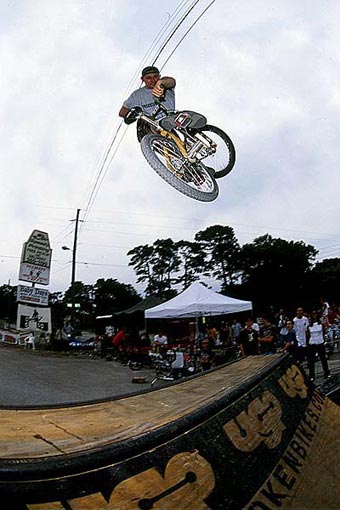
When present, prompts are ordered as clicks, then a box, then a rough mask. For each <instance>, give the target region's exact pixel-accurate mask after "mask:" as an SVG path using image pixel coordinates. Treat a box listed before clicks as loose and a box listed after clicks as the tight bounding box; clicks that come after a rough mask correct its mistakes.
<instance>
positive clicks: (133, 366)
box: [128, 360, 143, 371]
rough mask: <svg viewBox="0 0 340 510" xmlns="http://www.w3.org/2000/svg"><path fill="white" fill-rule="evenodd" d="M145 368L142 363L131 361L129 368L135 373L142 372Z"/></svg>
mask: <svg viewBox="0 0 340 510" xmlns="http://www.w3.org/2000/svg"><path fill="white" fill-rule="evenodd" d="M142 366H143V363H142V362H141V361H131V360H130V361H129V362H128V367H129V368H131V370H133V371H137V370H140V369H141V368H142Z"/></svg>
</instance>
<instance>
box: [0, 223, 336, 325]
mask: <svg viewBox="0 0 340 510" xmlns="http://www.w3.org/2000/svg"><path fill="white" fill-rule="evenodd" d="M127 255H128V257H129V258H130V261H129V265H131V267H133V269H134V271H135V273H136V277H137V282H138V283H143V284H144V293H145V295H146V296H151V295H152V296H157V297H159V298H162V299H169V298H171V297H173V296H175V295H176V294H177V293H179V292H181V291H182V290H184V289H185V288H187V287H188V286H189V285H190V284H191V283H192V282H194V281H195V280H200V279H202V280H203V281H204V280H205V281H209V280H210V281H212V280H213V281H217V282H219V284H220V289H219V290H220V292H221V293H223V294H227V295H229V296H232V297H236V298H240V299H246V300H251V301H252V302H253V306H254V311H255V313H263V312H269V311H270V310H277V309H278V308H281V307H283V308H285V310H286V311H287V312H293V311H294V310H295V307H296V306H297V305H302V306H303V307H305V308H306V309H307V310H312V309H313V308H315V307H318V306H319V300H320V297H325V298H326V299H327V301H328V302H333V303H337V304H339V303H340V299H339V289H340V258H333V259H325V260H323V261H322V262H317V263H315V258H316V255H317V250H316V248H315V247H314V246H311V245H309V244H305V243H304V242H303V241H287V240H284V239H280V238H273V237H272V236H271V235H269V234H266V235H263V236H261V237H257V238H256V239H254V241H253V242H252V243H247V244H244V245H243V246H241V245H240V243H239V241H238V239H237V238H236V236H235V232H234V230H233V229H232V228H231V227H229V226H221V225H214V226H211V227H208V228H207V229H205V230H201V231H199V232H197V233H196V235H195V236H194V240H193V241H186V240H181V241H178V242H174V241H173V240H172V239H171V238H167V239H157V240H156V241H155V242H154V243H153V244H152V245H148V244H145V245H140V246H136V247H135V248H133V249H132V250H130V251H129V252H128V253H127ZM16 291H17V289H16V286H10V285H2V286H1V287H0V311H1V317H0V318H1V319H3V320H10V321H11V322H12V323H14V322H15V320H16V310H17V305H16ZM72 299H74V302H75V303H77V304H78V305H79V308H77V315H78V316H79V318H80V319H81V323H82V326H83V327H87V326H88V327H92V325H93V323H94V317H95V316H96V315H107V314H112V313H115V312H117V311H121V310H124V309H126V308H129V307H131V306H133V305H134V304H136V303H137V302H138V301H140V300H141V299H142V296H141V295H139V294H138V293H137V291H136V290H135V288H134V287H133V286H132V285H130V284H125V283H121V282H119V281H118V280H116V279H113V278H108V279H103V278H101V279H98V280H97V282H96V283H95V284H93V285H87V284H84V283H83V282H79V281H78V282H75V284H74V286H73V288H72V287H69V289H67V290H66V292H53V293H51V294H50V300H49V304H50V306H51V308H52V320H53V323H54V325H55V327H60V325H61V324H62V323H63V320H64V318H65V317H66V316H67V315H69V314H70V309H69V306H68V305H70V303H71V302H72Z"/></svg>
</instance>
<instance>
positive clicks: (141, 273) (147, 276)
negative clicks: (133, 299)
mask: <svg viewBox="0 0 340 510" xmlns="http://www.w3.org/2000/svg"><path fill="white" fill-rule="evenodd" d="M128 255H129V256H130V257H131V260H130V262H129V265H130V266H133V268H134V270H135V272H136V275H137V282H146V288H145V293H146V295H147V296H150V295H154V296H158V297H162V298H165V299H169V298H170V297H173V296H174V295H175V293H176V292H175V291H174V290H173V289H172V284H173V283H175V282H176V273H177V272H178V270H179V267H180V262H181V261H180V258H179V256H178V253H177V246H176V243H174V241H173V240H172V239H170V238H168V239H157V241H155V242H154V243H153V245H152V246H149V245H142V246H137V247H135V248H133V249H132V250H130V251H129V252H128Z"/></svg>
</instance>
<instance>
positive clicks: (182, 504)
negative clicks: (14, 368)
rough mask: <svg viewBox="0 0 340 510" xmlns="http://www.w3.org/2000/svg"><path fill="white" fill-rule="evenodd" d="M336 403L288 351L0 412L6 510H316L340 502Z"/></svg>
mask: <svg viewBox="0 0 340 510" xmlns="http://www.w3.org/2000/svg"><path fill="white" fill-rule="evenodd" d="M339 426H340V407H339V406H337V405H336V404H334V403H332V402H331V401H330V400H329V399H328V398H326V397H325V396H324V395H322V394H321V393H319V392H318V391H317V390H316V389H315V388H314V387H313V386H312V385H311V384H310V383H309V382H308V381H307V379H306V378H305V375H304V373H303V372H302V370H301V369H300V368H299V367H298V366H297V365H296V364H295V363H294V361H293V360H292V358H290V357H288V356H286V355H273V356H256V357H252V358H245V359H242V360H240V361H237V362H234V363H231V364H229V365H226V366H223V367H221V368H219V369H217V370H214V371H211V372H209V373H207V374H204V375H202V376H200V377H195V378H192V379H189V380H186V381H184V382H181V383H178V384H176V385H172V386H169V387H166V388H163V389H160V390H156V391H150V392H147V393H142V394H139V395H133V396H129V397H124V398H120V399H113V400H108V401H105V402H97V403H89V404H85V405H84V404H82V405H76V406H68V407H58V408H56V407H54V408H52V407H45V408H30V409H28V408H27V409H9V408H7V409H5V408H2V409H0V432H1V433H0V443H1V447H0V498H1V501H2V502H6V505H5V506H4V508H6V510H10V509H13V510H23V509H25V510H87V509H88V510H90V509H91V510H148V509H153V510H172V509H173V510H175V509H176V510H209V509H210V510H217V509H221V510H234V509H235V510H238V509H246V510H258V509H261V510H277V509H287V510H288V509H291V510H313V509H315V510H324V509H334V510H335V509H338V508H339V501H340V470H339V459H340V442H339Z"/></svg>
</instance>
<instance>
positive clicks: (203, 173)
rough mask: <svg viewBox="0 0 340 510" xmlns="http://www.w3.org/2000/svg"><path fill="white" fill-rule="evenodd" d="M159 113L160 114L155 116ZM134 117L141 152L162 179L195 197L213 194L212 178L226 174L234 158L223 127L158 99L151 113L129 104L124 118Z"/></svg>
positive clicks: (203, 198)
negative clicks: (130, 107)
mask: <svg viewBox="0 0 340 510" xmlns="http://www.w3.org/2000/svg"><path fill="white" fill-rule="evenodd" d="M160 113H162V114H163V115H164V116H163V117H162V118H160V119H158V118H157V117H158V116H159V114H160ZM135 120H138V123H137V137H138V140H139V142H140V144H141V150H142V153H143V155H144V157H145V159H146V160H147V162H148V163H149V165H150V166H151V167H152V168H153V170H155V171H156V172H157V173H158V175H159V176H160V177H161V178H162V179H164V180H165V181H166V182H167V183H168V184H170V185H171V186H172V187H173V188H175V189H176V190H177V191H179V192H180V193H183V194H184V195H186V196H188V197H190V198H193V199H195V200H199V201H201V202H212V201H213V200H215V199H216V198H217V196H218V193H219V188H218V184H217V182H216V179H220V178H221V177H225V176H226V175H228V174H229V173H230V172H231V170H232V169H233V167H234V165H235V161H236V151H235V147H234V144H233V142H232V140H231V139H230V137H229V136H228V135H227V134H226V133H225V132H224V131H222V130H221V129H220V128H218V127H216V126H212V125H210V124H207V119H206V117H204V115H201V114H200V113H196V112H193V111H190V110H185V111H168V110H167V109H166V108H165V107H164V106H163V105H162V104H161V101H160V100H158V99H156V100H155V110H154V111H153V112H152V114H151V115H147V114H146V113H145V112H144V111H143V110H142V108H141V107H138V106H137V107H135V108H132V109H131V110H130V111H129V112H128V114H127V115H126V117H125V121H126V123H128V124H129V123H131V122H134V121H135Z"/></svg>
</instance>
